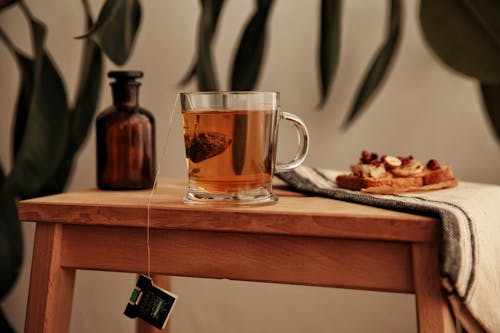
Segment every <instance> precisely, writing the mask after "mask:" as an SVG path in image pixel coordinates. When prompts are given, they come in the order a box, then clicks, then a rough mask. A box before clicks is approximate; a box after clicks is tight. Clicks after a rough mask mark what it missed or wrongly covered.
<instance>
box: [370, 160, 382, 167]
mask: <svg viewBox="0 0 500 333" xmlns="http://www.w3.org/2000/svg"><path fill="white" fill-rule="evenodd" d="M368 164H370V165H374V166H376V167H379V166H380V162H379V161H378V160H376V159H375V160H371V161H370V163H368Z"/></svg>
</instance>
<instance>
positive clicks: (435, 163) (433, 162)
mask: <svg viewBox="0 0 500 333" xmlns="http://www.w3.org/2000/svg"><path fill="white" fill-rule="evenodd" d="M426 167H427V169H430V170H437V169H440V168H441V165H439V162H438V161H437V160H435V159H431V160H429V162H427V165H426Z"/></svg>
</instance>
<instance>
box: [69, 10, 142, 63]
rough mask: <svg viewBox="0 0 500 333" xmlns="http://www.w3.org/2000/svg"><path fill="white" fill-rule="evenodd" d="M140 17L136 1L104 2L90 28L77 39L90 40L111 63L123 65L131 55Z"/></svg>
mask: <svg viewBox="0 0 500 333" xmlns="http://www.w3.org/2000/svg"><path fill="white" fill-rule="evenodd" d="M141 16H142V15H141V4H140V2H139V1H138V0H106V2H105V3H104V5H103V7H102V8H101V11H100V13H99V17H98V18H97V21H96V22H95V24H94V25H93V26H92V28H90V30H89V31H88V32H87V33H85V34H84V35H82V36H79V37H77V38H85V37H87V38H91V39H92V40H93V41H94V42H95V43H96V44H97V45H99V47H100V48H101V50H102V51H103V52H104V54H106V56H107V57H108V58H109V59H110V60H111V61H112V62H114V63H115V64H117V65H123V64H124V63H125V62H126V61H127V60H128V58H129V57H130V54H131V53H132V50H133V47H134V42H135V39H136V37H137V32H138V30H139V26H140V23H141Z"/></svg>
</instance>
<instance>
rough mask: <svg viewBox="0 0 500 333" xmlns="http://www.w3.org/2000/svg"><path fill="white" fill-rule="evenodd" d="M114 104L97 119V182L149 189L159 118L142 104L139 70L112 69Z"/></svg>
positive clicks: (102, 185)
mask: <svg viewBox="0 0 500 333" xmlns="http://www.w3.org/2000/svg"><path fill="white" fill-rule="evenodd" d="M108 77H110V78H114V79H115V81H114V82H111V87H112V90H113V105H111V106H110V107H108V108H107V109H106V110H104V111H103V112H102V113H101V114H99V116H98V117H97V120H96V144H97V186H98V187H99V188H101V189H106V190H126V189H145V188H151V187H152V186H153V182H154V177H155V167H156V165H155V163H156V162H155V122H154V118H153V115H152V114H151V113H150V112H149V111H147V110H145V109H143V108H141V107H140V106H139V86H140V83H139V82H137V81H136V79H138V78H141V77H142V72H139V71H112V72H109V73H108Z"/></svg>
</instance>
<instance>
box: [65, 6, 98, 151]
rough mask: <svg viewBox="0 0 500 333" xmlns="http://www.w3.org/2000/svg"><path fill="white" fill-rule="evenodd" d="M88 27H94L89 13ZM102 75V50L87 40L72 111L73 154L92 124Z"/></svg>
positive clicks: (87, 17) (71, 135)
mask: <svg viewBox="0 0 500 333" xmlns="http://www.w3.org/2000/svg"><path fill="white" fill-rule="evenodd" d="M86 25H87V27H90V26H92V18H91V17H90V14H89V13H87V15H86ZM102 73H103V62H102V53H101V50H100V49H99V46H98V45H97V44H96V43H95V42H94V41H93V40H91V39H87V40H86V41H85V43H84V46H83V52H82V60H81V64H80V76H79V78H80V80H79V82H78V88H77V89H78V90H77V96H76V101H75V104H74V106H73V107H72V110H71V111H72V112H71V118H70V124H71V134H70V142H71V144H70V146H71V152H70V153H71V154H74V153H75V152H76V151H77V150H78V149H79V148H80V146H81V145H82V143H83V141H84V140H85V138H86V137H87V134H88V131H89V127H90V125H91V124H92V119H93V117H94V114H95V111H96V108H97V102H98V100H99V94H100V91H101V86H102Z"/></svg>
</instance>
